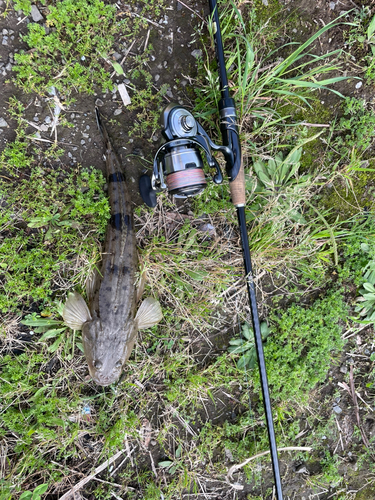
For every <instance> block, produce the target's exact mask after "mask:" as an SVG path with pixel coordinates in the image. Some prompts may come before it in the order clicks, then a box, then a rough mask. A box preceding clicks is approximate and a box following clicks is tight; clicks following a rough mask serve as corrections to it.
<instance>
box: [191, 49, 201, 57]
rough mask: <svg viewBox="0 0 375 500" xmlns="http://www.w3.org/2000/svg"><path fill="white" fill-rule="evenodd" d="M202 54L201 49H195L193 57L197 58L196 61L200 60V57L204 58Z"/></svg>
mask: <svg viewBox="0 0 375 500" xmlns="http://www.w3.org/2000/svg"><path fill="white" fill-rule="evenodd" d="M202 54H203V52H202V51H201V49H195V50H193V52H192V53H191V55H192V56H193V57H195V59H198V57H202Z"/></svg>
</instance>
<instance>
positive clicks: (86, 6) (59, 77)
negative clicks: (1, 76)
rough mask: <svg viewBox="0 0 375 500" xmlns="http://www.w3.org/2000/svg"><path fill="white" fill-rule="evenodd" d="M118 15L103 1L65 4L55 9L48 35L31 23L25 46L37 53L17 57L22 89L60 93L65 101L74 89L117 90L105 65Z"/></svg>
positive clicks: (50, 13)
mask: <svg viewBox="0 0 375 500" xmlns="http://www.w3.org/2000/svg"><path fill="white" fill-rule="evenodd" d="M115 12H116V9H115V7H114V6H112V5H105V4H104V3H103V2H102V1H101V0H90V1H88V0H78V1H77V0H63V1H62V2H57V3H56V6H52V5H51V6H49V7H48V14H47V16H46V24H47V31H46V29H45V28H44V27H43V26H41V25H39V24H36V23H30V24H29V26H28V34H27V35H25V36H24V40H25V41H26V42H27V44H28V45H29V47H30V49H32V50H31V51H29V52H22V53H19V54H16V55H15V61H16V63H17V64H16V65H15V66H14V68H13V69H14V71H15V72H16V73H17V84H18V85H19V86H20V87H21V88H22V89H23V90H24V91H26V92H37V93H38V94H40V95H44V96H48V94H49V92H50V89H51V87H55V88H56V89H57V90H58V92H59V93H60V94H61V95H62V96H64V97H65V98H67V97H69V96H70V95H71V93H72V91H73V89H74V90H76V91H78V92H85V93H88V94H92V93H93V92H94V85H101V86H102V88H103V90H104V91H105V90H107V89H112V82H111V80H110V75H109V73H108V72H107V71H105V70H104V69H103V67H102V65H101V59H102V57H103V56H102V54H106V53H107V52H109V50H110V49H111V47H112V45H113V35H114V32H115V25H114V21H115Z"/></svg>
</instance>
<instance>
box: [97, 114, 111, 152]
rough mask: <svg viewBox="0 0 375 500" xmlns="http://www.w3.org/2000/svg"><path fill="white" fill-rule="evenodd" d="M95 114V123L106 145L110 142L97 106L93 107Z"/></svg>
mask: <svg viewBox="0 0 375 500" xmlns="http://www.w3.org/2000/svg"><path fill="white" fill-rule="evenodd" d="M95 115H96V123H97V125H98V129H99V132H100V133H101V136H102V137H103V140H104V141H105V143H106V146H107V147H108V146H109V145H110V144H111V143H110V141H109V135H108V132H107V129H106V128H105V126H104V123H103V122H102V119H101V114H100V111H99V108H98V107H95Z"/></svg>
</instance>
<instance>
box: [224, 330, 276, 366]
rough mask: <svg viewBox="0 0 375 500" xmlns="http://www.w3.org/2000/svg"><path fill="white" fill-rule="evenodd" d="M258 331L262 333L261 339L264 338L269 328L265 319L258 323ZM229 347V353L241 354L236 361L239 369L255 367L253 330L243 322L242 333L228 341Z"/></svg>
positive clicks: (255, 356) (268, 332) (255, 354)
mask: <svg viewBox="0 0 375 500" xmlns="http://www.w3.org/2000/svg"><path fill="white" fill-rule="evenodd" d="M260 332H261V334H262V339H263V341H264V340H266V338H267V337H268V335H269V334H270V333H271V330H270V329H269V328H268V325H267V323H266V322H265V321H263V322H262V323H261V324H260ZM229 344H230V347H229V348H228V351H229V352H230V353H231V354H242V356H240V359H239V360H238V361H237V368H239V369H240V370H241V369H242V370H246V369H249V370H252V369H253V368H254V367H255V363H256V360H257V353H256V350H255V345H254V332H253V330H252V328H250V327H249V325H248V324H247V323H245V324H244V325H243V327H242V335H241V336H240V338H236V339H234V340H230V341H229Z"/></svg>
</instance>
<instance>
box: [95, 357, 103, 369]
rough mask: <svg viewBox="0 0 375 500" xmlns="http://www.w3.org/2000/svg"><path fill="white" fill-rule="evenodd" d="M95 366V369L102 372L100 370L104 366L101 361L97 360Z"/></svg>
mask: <svg viewBox="0 0 375 500" xmlns="http://www.w3.org/2000/svg"><path fill="white" fill-rule="evenodd" d="M94 366H95V368H96V369H97V370H100V369H101V368H102V366H103V363H102V362H101V361H100V359H96V360H95V361H94Z"/></svg>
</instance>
